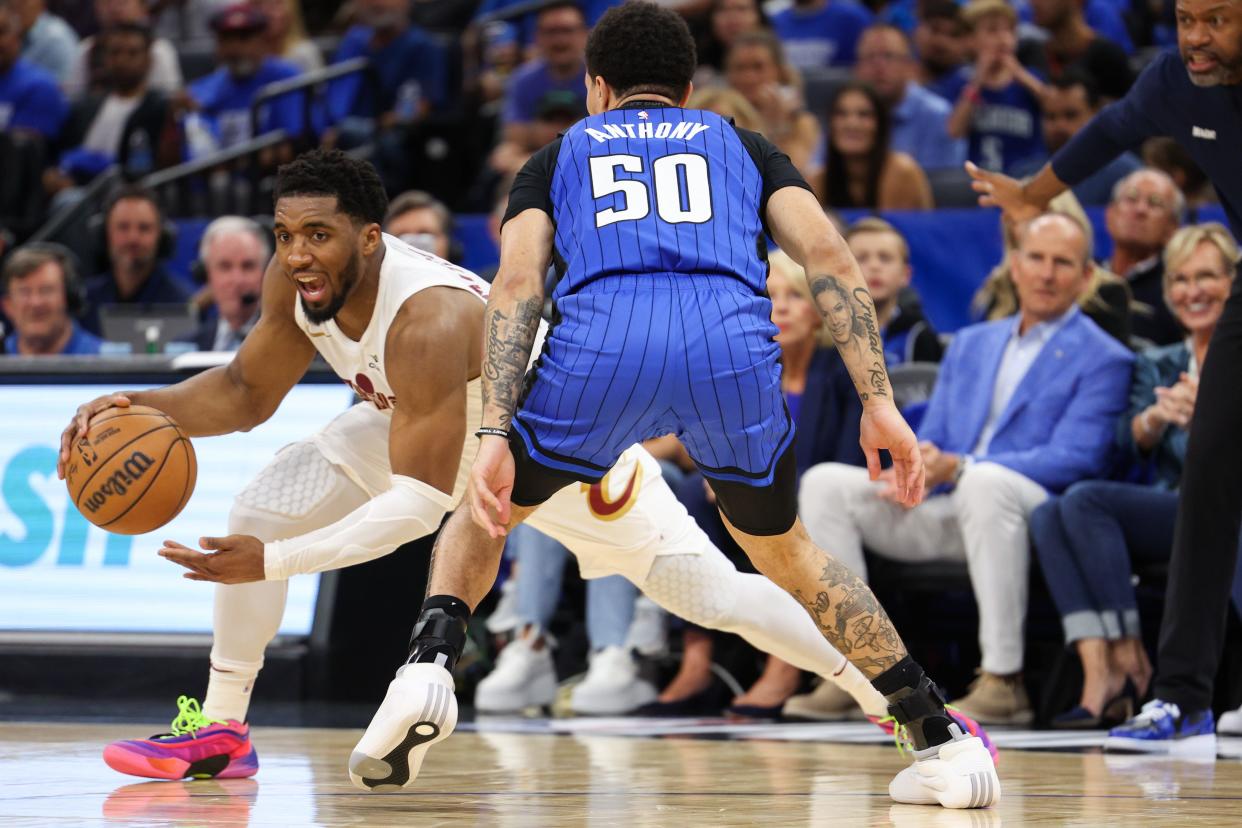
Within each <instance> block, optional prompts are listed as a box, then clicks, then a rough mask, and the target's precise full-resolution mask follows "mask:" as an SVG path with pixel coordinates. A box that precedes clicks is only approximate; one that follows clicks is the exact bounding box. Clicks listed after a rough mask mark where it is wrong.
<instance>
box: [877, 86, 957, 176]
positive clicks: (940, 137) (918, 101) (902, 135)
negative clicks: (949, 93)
mask: <svg viewBox="0 0 1242 828" xmlns="http://www.w3.org/2000/svg"><path fill="white" fill-rule="evenodd" d="M952 112H953V107H952V106H951V105H950V104H949V102H948V101H946V100H945V99H944V98H942V97H940V96H939V95H936V94H933V93H931V92H928V91H927V90H926V89H924V88H923V87H921V86H919V85H918V84H917V83H914V82H913V81H911V82H910V83H909V84H908V85H907V86H906V94H905V97H903V98H902V99H901V103H899V104H897V106H896V107H895V108H894V109H893V136H892V140H891V141H890V147H891V148H892V149H894V150H896V151H897V152H904V153H906V154H908V155H910V156H913V158H914V160H915V161H917V162H919V166H920V167H922V168H923V169H925V170H939V169H943V168H945V167H960V166H961V165H962V162H963V161H965V160H966V142H965V141H963V140H960V139H956V138H950V137H949V115H950V114H951V113H952Z"/></svg>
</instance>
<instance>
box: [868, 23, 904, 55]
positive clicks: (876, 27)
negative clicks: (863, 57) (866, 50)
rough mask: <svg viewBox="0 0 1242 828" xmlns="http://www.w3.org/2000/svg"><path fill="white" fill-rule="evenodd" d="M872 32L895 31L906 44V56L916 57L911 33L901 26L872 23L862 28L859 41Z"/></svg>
mask: <svg viewBox="0 0 1242 828" xmlns="http://www.w3.org/2000/svg"><path fill="white" fill-rule="evenodd" d="M872 32H893V33H894V34H896V35H897V36H898V37H900V38H901V42H902V43H903V44H905V47H906V56H907V57H910V58H913V57H914V43H913V41H911V40H910V35H909V34H908V33H907V32H906V30H905V29H903V28H901V27H900V26H894V25H893V24H892V23H872V24H871V25H870V26H868V27H867V28H865V29H863V30H862V34H860V35H859V36H858V40H859V42H860V43H861V42H862V39H863V38H864V37H866V36H867V35H869V34H871V33H872Z"/></svg>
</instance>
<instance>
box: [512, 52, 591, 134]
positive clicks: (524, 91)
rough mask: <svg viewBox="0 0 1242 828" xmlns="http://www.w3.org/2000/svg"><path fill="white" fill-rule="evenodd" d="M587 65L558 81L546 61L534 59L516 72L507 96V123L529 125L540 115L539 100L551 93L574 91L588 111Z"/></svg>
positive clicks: (584, 108) (583, 107)
mask: <svg viewBox="0 0 1242 828" xmlns="http://www.w3.org/2000/svg"><path fill="white" fill-rule="evenodd" d="M585 74H586V67H585V66H583V67H582V71H580V72H577V73H575V74H573V75H570V77H569V78H568V79H566V80H557V79H556V78H554V77H552V75H551V74H550V73H549V71H548V65H547V64H546V63H544V62H543V61H542V60H532V61H530V62H529V63H527V64H525V65H524V66H521V67H519V68H518V69H517V71H515V72H514V73H513V78H512V79H510V81H509V91H508V94H507V95H506V97H505V109H504V118H503V120H504V122H505V123H506V124H529V123H530V122H531V121H533V120H535V116H536V115H537V114H538V109H539V102H540V101H541V100H542V99H543V96H544V95H546V94H548V93H549V92H570V93H572V94H573V95H574V96H575V97H576V98H578V100H579V101H581V102H582V111H583V112H586V85H585V84H584V83H583V82H582V76H583V75H585Z"/></svg>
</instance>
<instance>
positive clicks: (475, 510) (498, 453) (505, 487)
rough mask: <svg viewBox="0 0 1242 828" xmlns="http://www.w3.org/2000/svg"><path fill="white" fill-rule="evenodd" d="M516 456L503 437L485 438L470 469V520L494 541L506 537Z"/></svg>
mask: <svg viewBox="0 0 1242 828" xmlns="http://www.w3.org/2000/svg"><path fill="white" fill-rule="evenodd" d="M513 476H514V466H513V452H511V451H510V450H509V441H508V440H506V439H504V438H503V437H496V436H493V435H489V434H485V435H483V438H482V439H481V440H480V441H479V453H478V455H477V456H475V458H474V465H473V466H471V467H470V488H469V491H468V493H467V495H468V497H469V498H470V516H471V517H473V518H474V522H475V523H477V524H478V525H479V526H480V527H482V528H483V529H486V530H487V534H488V536H489V537H492V538H500V537H504V535H505V534H507V529H506V527H508V525H509V495H510V494H512V493H513Z"/></svg>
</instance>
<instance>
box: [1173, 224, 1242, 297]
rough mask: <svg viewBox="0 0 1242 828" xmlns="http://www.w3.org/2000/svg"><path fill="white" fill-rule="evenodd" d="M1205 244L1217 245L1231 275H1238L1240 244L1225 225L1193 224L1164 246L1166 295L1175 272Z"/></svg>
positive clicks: (1179, 231)
mask: <svg viewBox="0 0 1242 828" xmlns="http://www.w3.org/2000/svg"><path fill="white" fill-rule="evenodd" d="M1204 242H1208V243H1209V244H1213V245H1215V246H1216V249H1217V250H1219V251H1220V256H1221V259H1222V261H1224V263H1225V268H1226V269H1227V270H1228V272H1229V275H1231V276H1232V275H1234V274H1236V273H1237V270H1238V243H1237V242H1235V241H1234V240H1233V236H1232V235H1230V233H1229V231H1228V230H1227V229H1225V225H1223V224H1221V223H1220V222H1217V221H1209V222H1207V223H1206V224H1191V225H1188V226H1186V227H1183V228H1181V229H1180V230H1178V231H1177V232H1176V233H1174V234H1173V238H1171V239H1169V243H1168V244H1166V245H1165V246H1164V254H1163V256H1164V290H1165V292H1166V293H1167V292H1168V290H1169V280H1170V279H1171V278H1173V271H1175V270H1177V268H1179V267H1181V265H1182V263H1183V262H1184V261H1186V260H1187V259H1188V258H1190V255H1191V254H1192V253H1194V252H1195V250H1196V249H1198V247H1199V245H1200V244H1203V243H1204Z"/></svg>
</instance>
